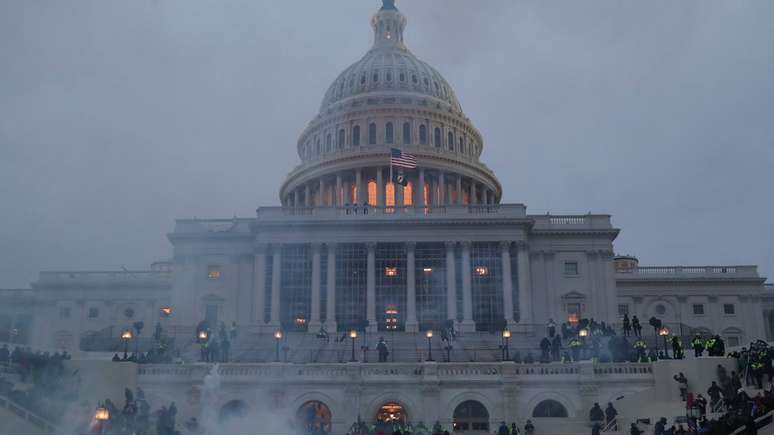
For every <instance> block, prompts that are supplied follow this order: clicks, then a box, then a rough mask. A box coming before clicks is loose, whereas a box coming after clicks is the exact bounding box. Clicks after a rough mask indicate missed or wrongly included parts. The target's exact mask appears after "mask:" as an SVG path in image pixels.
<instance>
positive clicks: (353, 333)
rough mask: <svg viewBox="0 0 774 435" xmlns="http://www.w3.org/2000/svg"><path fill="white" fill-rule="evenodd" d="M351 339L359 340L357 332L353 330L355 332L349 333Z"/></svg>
mask: <svg viewBox="0 0 774 435" xmlns="http://www.w3.org/2000/svg"><path fill="white" fill-rule="evenodd" d="M349 338H351V339H353V340H354V339H355V338H357V331H355V330H354V329H353V330H351V331H349Z"/></svg>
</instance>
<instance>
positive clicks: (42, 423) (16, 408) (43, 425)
mask: <svg viewBox="0 0 774 435" xmlns="http://www.w3.org/2000/svg"><path fill="white" fill-rule="evenodd" d="M0 408H3V409H7V410H8V411H9V412H12V413H14V414H15V415H17V416H18V417H19V418H21V419H23V420H25V421H27V422H29V423H30V424H31V425H33V426H35V427H37V428H39V429H41V430H42V431H44V432H51V433H53V432H54V431H55V429H56V428H55V427H54V425H53V424H51V423H49V422H48V421H47V420H46V419H44V418H43V417H40V416H38V415H36V414H34V413H32V412H30V411H28V410H27V409H26V408H24V407H23V406H21V405H19V404H17V403H15V402H13V401H12V400H11V399H9V398H7V397H5V396H0ZM0 426H2V423H0Z"/></svg>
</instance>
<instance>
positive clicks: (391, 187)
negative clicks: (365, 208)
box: [384, 183, 395, 207]
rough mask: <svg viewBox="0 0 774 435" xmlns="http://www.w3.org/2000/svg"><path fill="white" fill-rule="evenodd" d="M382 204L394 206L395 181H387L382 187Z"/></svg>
mask: <svg viewBox="0 0 774 435" xmlns="http://www.w3.org/2000/svg"><path fill="white" fill-rule="evenodd" d="M384 205H385V206H387V207H395V183H387V187H386V188H385V189H384Z"/></svg>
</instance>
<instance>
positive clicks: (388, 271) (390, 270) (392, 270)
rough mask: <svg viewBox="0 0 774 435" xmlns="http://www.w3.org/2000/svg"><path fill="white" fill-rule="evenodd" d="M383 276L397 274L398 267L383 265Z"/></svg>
mask: <svg viewBox="0 0 774 435" xmlns="http://www.w3.org/2000/svg"><path fill="white" fill-rule="evenodd" d="M384 276H398V268H397V267H385V268H384Z"/></svg>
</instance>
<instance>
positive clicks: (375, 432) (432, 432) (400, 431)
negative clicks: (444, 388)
mask: <svg viewBox="0 0 774 435" xmlns="http://www.w3.org/2000/svg"><path fill="white" fill-rule="evenodd" d="M494 434H495V435H534V434H535V425H534V423H532V420H527V421H526V422H525V423H524V426H519V425H517V424H516V423H511V424H510V425H509V424H508V423H506V422H504V421H502V422H500V426H499V427H498V428H497V430H496V431H495V432H494ZM304 435H306V434H304ZM346 435H450V432H449V431H448V430H447V429H444V428H443V426H442V425H441V423H440V422H439V421H436V422H435V423H434V424H433V426H432V427H431V428H428V427H427V426H426V425H425V424H424V423H423V422H419V423H417V424H415V425H413V424H411V423H408V422H400V421H393V422H388V423H379V424H371V425H369V424H367V423H365V422H364V421H362V420H358V421H356V422H355V423H353V424H352V426H351V427H350V429H349V431H347V434H346Z"/></svg>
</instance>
